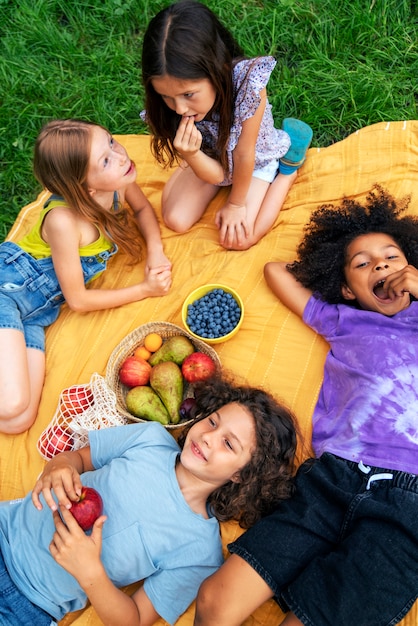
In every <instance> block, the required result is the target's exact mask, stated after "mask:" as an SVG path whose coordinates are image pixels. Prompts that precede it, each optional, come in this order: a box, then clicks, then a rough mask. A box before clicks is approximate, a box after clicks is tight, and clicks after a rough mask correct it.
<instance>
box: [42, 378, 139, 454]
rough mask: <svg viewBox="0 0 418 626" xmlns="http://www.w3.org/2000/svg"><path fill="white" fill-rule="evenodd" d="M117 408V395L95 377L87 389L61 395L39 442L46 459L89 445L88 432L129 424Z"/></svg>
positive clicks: (74, 388) (77, 387)
mask: <svg viewBox="0 0 418 626" xmlns="http://www.w3.org/2000/svg"><path fill="white" fill-rule="evenodd" d="M128 423H129V420H128V419H127V418H126V417H125V416H123V415H121V413H119V412H118V410H117V408H116V395H115V393H114V392H113V391H112V389H110V387H109V386H108V384H107V383H106V381H105V379H104V378H103V377H102V376H100V375H99V374H97V373H94V374H93V375H92V377H91V379H90V382H89V383H87V384H85V385H73V386H72V387H67V388H66V389H63V391H62V392H61V393H60V396H59V400H58V406H57V409H56V411H55V413H54V416H53V418H52V420H51V422H50V423H49V424H48V426H47V427H46V428H45V430H44V431H43V432H42V433H41V436H40V437H39V439H38V443H37V447H38V451H39V452H40V454H41V456H42V457H43V458H44V459H47V460H48V459H52V458H53V457H54V456H55V455H56V454H58V453H59V452H64V451H67V450H77V449H78V448H81V447H83V446H85V445H88V432H89V431H90V430H98V429H99V428H109V427H112V426H121V425H124V424H128Z"/></svg>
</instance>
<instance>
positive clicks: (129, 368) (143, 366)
mask: <svg viewBox="0 0 418 626" xmlns="http://www.w3.org/2000/svg"><path fill="white" fill-rule="evenodd" d="M151 369H152V367H151V365H150V364H149V363H148V361H146V360H145V359H142V358H141V357H139V356H128V358H127V359H125V360H124V362H123V363H122V365H121V368H120V370H119V379H120V382H121V383H123V384H124V385H126V386H127V387H140V386H142V385H148V383H149V378H150V375H151Z"/></svg>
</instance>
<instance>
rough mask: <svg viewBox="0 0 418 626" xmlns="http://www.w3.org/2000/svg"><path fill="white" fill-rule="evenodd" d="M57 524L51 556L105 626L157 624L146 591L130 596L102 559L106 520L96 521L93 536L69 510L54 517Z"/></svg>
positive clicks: (155, 614)
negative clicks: (114, 579)
mask: <svg viewBox="0 0 418 626" xmlns="http://www.w3.org/2000/svg"><path fill="white" fill-rule="evenodd" d="M54 522H55V533H54V536H53V538H52V541H51V545H50V551H51V555H52V556H53V558H54V559H55V560H56V562H57V563H58V564H59V565H61V567H63V568H64V569H65V570H67V572H69V573H70V574H71V575H72V576H74V578H76V580H77V581H78V583H79V584H80V586H81V587H82V589H83V590H84V591H85V593H86V595H87V597H88V598H89V600H90V602H91V604H92V605H93V606H94V608H95V610H96V613H97V614H98V616H99V618H100V620H101V622H102V623H103V624H104V625H105V626H119V625H120V624H130V625H131V626H151V625H152V624H154V622H156V621H157V619H158V618H159V615H158V613H157V612H156V611H155V609H154V607H153V605H152V604H151V602H150V600H149V599H148V597H147V595H146V593H145V592H144V590H143V588H142V587H141V588H140V589H139V590H138V591H136V592H135V593H134V594H133V596H129V595H127V594H126V593H124V592H123V591H122V590H120V589H118V588H117V587H116V586H115V585H114V584H113V582H112V581H111V580H110V578H109V576H108V575H107V572H106V570H105V568H104V566H103V563H102V561H101V558H100V554H101V547H102V529H103V524H104V523H105V522H106V516H104V515H102V516H100V517H99V518H98V519H97V520H96V522H95V523H94V526H93V529H92V532H91V534H90V535H86V533H85V532H84V531H83V530H82V529H81V528H80V526H79V525H78V523H77V522H76V520H75V519H74V517H73V516H72V515H71V513H70V512H69V511H67V510H66V509H65V508H61V509H60V513H58V511H56V512H55V513H54Z"/></svg>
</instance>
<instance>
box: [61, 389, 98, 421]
mask: <svg viewBox="0 0 418 626" xmlns="http://www.w3.org/2000/svg"><path fill="white" fill-rule="evenodd" d="M93 404H94V397H93V392H92V390H91V389H90V387H88V386H87V385H78V386H74V387H69V388H68V389H64V391H63V392H62V393H61V399H60V410H61V413H62V415H64V416H65V417H68V416H69V415H77V413H83V411H85V410H86V409H88V408H89V407H90V406H92V405H93Z"/></svg>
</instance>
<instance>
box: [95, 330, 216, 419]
mask: <svg viewBox="0 0 418 626" xmlns="http://www.w3.org/2000/svg"><path fill="white" fill-rule="evenodd" d="M220 369H221V362H220V360H219V357H218V355H217V353H216V352H215V350H214V349H213V348H211V347H210V346H208V345H207V344H206V343H205V342H204V341H201V340H199V339H197V338H195V337H193V336H192V335H191V334H190V333H188V332H187V331H185V330H184V329H183V328H180V327H179V326H176V325H175V324H171V323H170V322H149V323H148V324H143V325H142V326H139V327H138V328H136V329H135V330H133V331H132V332H131V333H130V334H129V335H127V336H126V337H125V338H124V339H123V340H122V341H121V342H120V343H119V345H117V346H116V348H115V349H114V350H113V352H112V354H111V355H110V357H109V361H108V363H107V368H106V382H107V384H108V386H109V387H110V389H112V391H113V392H114V393H115V394H116V407H117V410H118V411H119V412H120V413H121V415H123V416H124V417H126V418H127V419H129V420H130V421H133V422H146V421H150V420H151V421H159V422H161V423H162V424H163V425H164V426H165V427H166V428H167V429H169V430H171V429H177V428H181V427H183V426H184V425H185V424H186V423H188V422H189V421H191V419H193V417H194V415H193V405H194V402H193V384H194V383H195V382H200V381H202V380H205V379H206V378H209V377H210V376H212V375H214V374H215V373H217V372H220Z"/></svg>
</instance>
